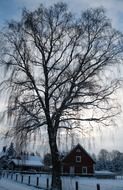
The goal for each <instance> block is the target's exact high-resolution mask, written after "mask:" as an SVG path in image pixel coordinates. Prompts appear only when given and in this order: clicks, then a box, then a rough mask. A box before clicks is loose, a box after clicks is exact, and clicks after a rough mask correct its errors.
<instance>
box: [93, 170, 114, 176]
mask: <svg viewBox="0 0 123 190" xmlns="http://www.w3.org/2000/svg"><path fill="white" fill-rule="evenodd" d="M95 174H96V175H115V173H113V172H110V171H108V170H101V171H95Z"/></svg>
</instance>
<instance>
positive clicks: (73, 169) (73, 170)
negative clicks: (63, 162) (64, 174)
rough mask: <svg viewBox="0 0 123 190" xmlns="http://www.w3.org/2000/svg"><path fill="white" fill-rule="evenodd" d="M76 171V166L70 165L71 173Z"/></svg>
mask: <svg viewBox="0 0 123 190" xmlns="http://www.w3.org/2000/svg"><path fill="white" fill-rule="evenodd" d="M74 173H75V168H74V166H70V175H74Z"/></svg>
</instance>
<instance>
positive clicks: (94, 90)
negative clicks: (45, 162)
mask: <svg viewBox="0 0 123 190" xmlns="http://www.w3.org/2000/svg"><path fill="white" fill-rule="evenodd" d="M3 38H4V40H5V44H4V48H3V49H2V51H3V52H2V53H3V54H2V56H1V62H2V64H4V65H5V66H6V68H7V69H8V71H9V72H8V75H7V77H6V79H5V81H4V82H3V83H2V85H3V91H4V90H6V89H7V92H8V94H9V95H10V96H9V100H8V111H7V113H8V117H9V118H12V121H13V123H14V126H15V128H14V127H13V128H12V130H11V134H12V135H15V137H16V139H17V141H18V143H20V144H21V145H23V143H25V142H26V141H29V140H30V139H31V138H29V137H32V136H31V135H32V134H34V133H35V134H36V132H39V131H40V130H44V129H46V131H47V134H48V141H49V145H50V150H51V155H52V165H53V169H52V189H59V188H60V159H59V150H58V147H57V134H58V131H59V130H66V131H68V130H75V131H79V132H80V131H81V132H83V133H84V132H85V133H86V132H87V131H88V130H91V129H92V126H94V123H100V125H101V124H102V125H107V123H106V121H107V120H108V121H109V119H110V118H111V117H112V116H115V115H116V114H117V112H116V110H115V108H116V107H117V106H116V107H115V106H114V104H111V102H112V99H110V97H111V95H112V93H113V92H114V90H116V89H117V84H118V83H117V82H116V81H112V80H106V77H105V73H107V72H109V67H110V66H111V65H114V64H116V63H119V62H120V57H121V54H122V43H121V42H122V34H120V32H118V31H116V30H115V29H113V28H112V26H111V23H110V21H109V19H107V17H106V16H105V11H104V10H103V9H101V8H98V9H90V10H87V11H85V12H83V13H82V15H81V16H80V17H76V18H75V17H74V16H73V15H72V13H71V12H69V11H68V9H67V6H66V4H64V3H57V4H55V5H53V6H51V7H49V8H45V7H44V6H43V5H41V6H40V7H39V8H37V10H35V11H33V12H31V11H27V10H24V11H23V14H22V18H21V20H20V21H12V22H10V23H8V26H7V27H6V29H5V32H4V34H3ZM3 91H2V92H3ZM83 122H87V123H88V124H90V125H88V124H87V126H85V124H84V125H83V124H82V123H83ZM7 134H8V133H7Z"/></svg>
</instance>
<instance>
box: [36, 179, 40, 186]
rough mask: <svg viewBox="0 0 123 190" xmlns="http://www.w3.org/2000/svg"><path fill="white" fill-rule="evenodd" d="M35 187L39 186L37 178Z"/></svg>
mask: <svg viewBox="0 0 123 190" xmlns="http://www.w3.org/2000/svg"><path fill="white" fill-rule="evenodd" d="M36 186H37V187H38V186H39V177H37V180H36Z"/></svg>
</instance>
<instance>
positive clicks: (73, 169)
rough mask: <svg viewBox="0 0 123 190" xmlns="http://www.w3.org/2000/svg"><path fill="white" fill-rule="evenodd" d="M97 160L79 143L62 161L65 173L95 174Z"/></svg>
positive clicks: (62, 170)
mask: <svg viewBox="0 0 123 190" xmlns="http://www.w3.org/2000/svg"><path fill="white" fill-rule="evenodd" d="M94 164H95V161H94V160H93V159H92V157H91V156H90V155H89V153H88V152H87V151H86V150H85V149H84V148H83V147H82V146H81V145H80V144H77V145H76V146H75V147H74V148H73V149H72V150H71V151H70V152H69V153H68V154H67V155H66V156H65V157H64V158H63V159H62V162H61V173H62V174H63V175H80V176H93V175H94Z"/></svg>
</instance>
